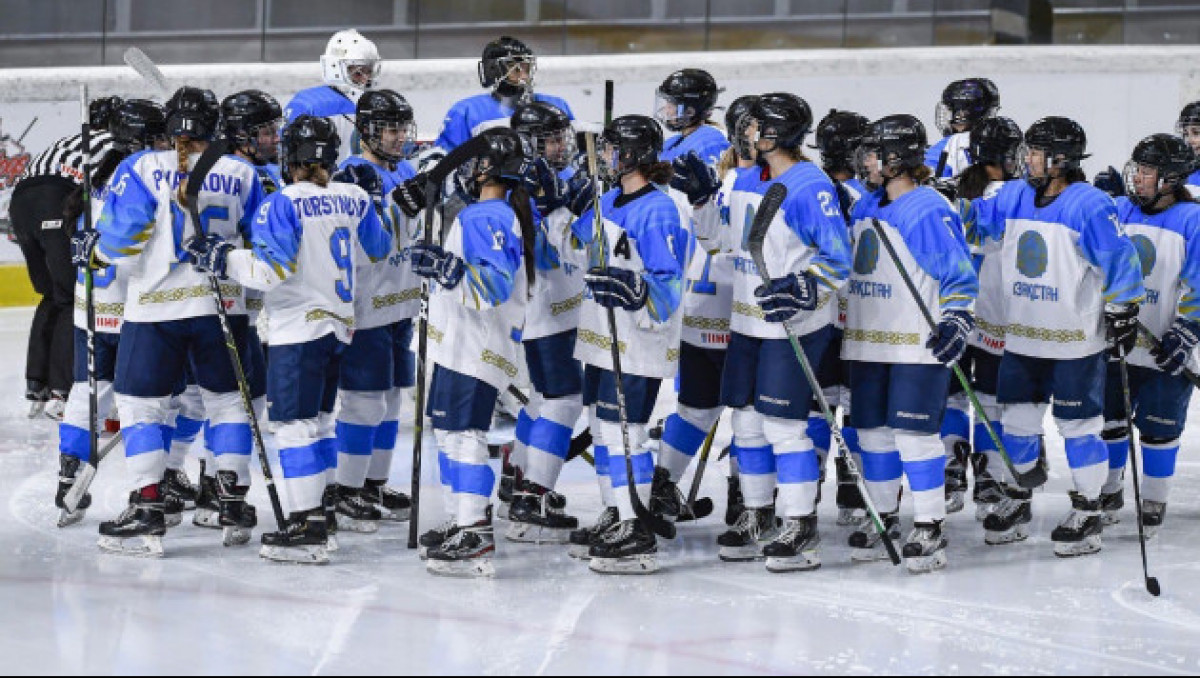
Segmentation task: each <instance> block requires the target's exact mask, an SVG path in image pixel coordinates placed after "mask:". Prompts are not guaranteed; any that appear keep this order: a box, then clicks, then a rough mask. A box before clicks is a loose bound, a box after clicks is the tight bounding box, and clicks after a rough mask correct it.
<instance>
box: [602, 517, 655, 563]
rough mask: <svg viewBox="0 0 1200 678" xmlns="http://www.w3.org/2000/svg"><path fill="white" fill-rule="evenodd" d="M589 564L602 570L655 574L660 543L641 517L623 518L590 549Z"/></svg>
mask: <svg viewBox="0 0 1200 678" xmlns="http://www.w3.org/2000/svg"><path fill="white" fill-rule="evenodd" d="M588 555H589V556H590V558H591V561H590V562H589V563H588V568H590V569H591V571H592V572H597V573H600V574H653V573H655V572H657V571H658V543H657V541H656V540H655V538H654V533H653V532H651V531H650V528H649V527H647V526H645V525H643V524H642V521H640V520H636V519H635V520H624V521H621V522H619V523H617V524H616V525H614V526H613V527H612V528H610V529H609V530H608V531H607V532H605V533H604V534H603V535H602V536H601V537H600V539H599V540H598V541H597V542H596V543H595V544H594V545H593V546H592V548H591V550H590V551H589V552H588Z"/></svg>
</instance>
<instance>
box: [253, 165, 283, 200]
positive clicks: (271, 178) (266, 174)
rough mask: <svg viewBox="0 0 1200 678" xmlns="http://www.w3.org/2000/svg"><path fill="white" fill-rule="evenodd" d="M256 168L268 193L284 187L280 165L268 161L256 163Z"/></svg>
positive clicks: (259, 178)
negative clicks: (262, 163)
mask: <svg viewBox="0 0 1200 678" xmlns="http://www.w3.org/2000/svg"><path fill="white" fill-rule="evenodd" d="M254 169H255V170H256V171H257V172H258V180H259V181H261V182H262V185H263V190H265V191H266V192H267V195H270V194H272V193H274V192H275V191H278V190H279V189H281V188H283V185H284V184H283V175H282V174H281V173H280V170H279V165H277V164H275V163H267V164H265V165H255V166H254Z"/></svg>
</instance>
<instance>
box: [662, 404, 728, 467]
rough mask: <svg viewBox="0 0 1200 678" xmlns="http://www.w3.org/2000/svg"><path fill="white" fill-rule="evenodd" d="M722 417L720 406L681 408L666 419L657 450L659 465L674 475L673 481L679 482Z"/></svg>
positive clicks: (683, 406)
mask: <svg viewBox="0 0 1200 678" xmlns="http://www.w3.org/2000/svg"><path fill="white" fill-rule="evenodd" d="M720 416H721V408H719V407H716V408H712V409H707V410H701V409H696V408H692V407H688V406H686V405H679V407H678V411H677V412H676V413H675V414H672V415H671V416H669V417H667V421H666V424H665V425H664V426H663V435H662V445H661V446H660V447H659V450H658V465H659V466H661V467H663V468H665V469H667V471H668V472H669V473H670V474H671V482H674V483H677V482H679V479H680V478H681V477H682V476H683V472H684V471H686V470H687V467H688V464H690V463H691V462H692V459H694V458H695V457H696V453H697V452H699V451H700V447H701V446H703V445H704V440H705V438H707V437H708V432H709V430H710V429H712V425H713V424H714V423H715V422H716V421H717V418H718V417H720Z"/></svg>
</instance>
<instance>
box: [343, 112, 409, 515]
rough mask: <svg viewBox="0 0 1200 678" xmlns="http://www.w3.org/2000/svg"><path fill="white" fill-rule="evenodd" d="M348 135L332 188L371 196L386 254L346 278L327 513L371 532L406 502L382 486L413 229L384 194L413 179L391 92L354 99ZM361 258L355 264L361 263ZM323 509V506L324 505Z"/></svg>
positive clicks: (391, 438)
mask: <svg viewBox="0 0 1200 678" xmlns="http://www.w3.org/2000/svg"><path fill="white" fill-rule="evenodd" d="M355 128H356V129H357V130H358V134H359V135H360V136H361V138H362V154H361V155H357V156H352V157H350V158H349V159H347V160H346V161H345V162H343V163H342V167H341V170H340V171H339V172H338V174H337V175H335V176H334V180H335V181H347V182H349V183H356V184H358V185H359V186H360V187H361V188H363V189H364V190H366V191H367V193H368V194H369V195H371V197H372V199H373V201H374V204H375V208H376V210H377V211H379V212H380V218H381V220H382V223H383V226H384V228H386V229H387V230H388V231H389V232H390V233H391V234H392V249H391V251H390V252H389V254H388V256H387V257H385V258H384V259H382V260H380V261H377V262H370V261H365V260H362V259H360V263H359V267H358V270H357V272H356V275H357V276H358V278H357V287H358V289H357V294H356V295H355V303H354V306H355V325H354V336H353V339H352V340H351V342H350V346H349V347H348V348H347V349H346V352H345V354H344V355H343V356H342V361H341V375H340V377H339V384H338V393H339V400H340V402H341V406H340V408H339V410H338V421H337V440H338V468H337V486H336V496H335V497H329V498H328V499H331V500H332V503H333V504H334V505H335V506H336V512H337V515H338V520H339V522H340V523H341V524H340V525H339V527H343V526H344V527H346V528H347V529H349V530H351V531H353V532H374V531H375V530H376V529H377V524H378V521H379V520H383V519H387V520H391V521H404V520H408V516H409V513H410V511H411V509H412V502H411V501H410V500H409V498H408V497H407V496H406V495H405V494H403V493H401V492H397V491H396V490H393V489H392V488H390V487H388V486H387V480H388V476H389V474H390V472H391V467H392V454H393V452H394V450H395V447H396V438H397V436H398V434H399V430H400V428H399V427H400V423H399V422H400V407H401V403H402V402H403V400H402V396H403V389H407V388H412V387H413V386H415V385H416V378H415V357H414V355H413V352H412V350H411V349H410V344H411V343H412V334H413V331H412V319H413V318H414V317H416V315H417V313H418V311H419V310H420V303H421V302H420V299H421V283H420V278H418V277H417V275H416V274H415V273H413V271H412V266H410V265H409V261H408V249H409V246H410V245H411V244H412V242H413V239H414V238H415V236H416V233H415V231H416V229H417V228H419V223H417V222H416V221H415V220H410V219H408V218H407V217H405V216H404V215H403V214H401V213H400V211H399V210H398V209H396V208H395V205H394V203H393V202H392V198H391V195H392V191H393V190H394V189H395V188H396V186H398V185H399V184H401V183H403V182H404V181H406V180H408V179H409V178H410V177H412V175H413V170H412V168H411V167H410V166H409V165H408V163H407V162H404V161H405V159H406V158H408V157H409V156H410V155H411V153H412V148H413V144H414V142H415V139H416V131H417V130H416V123H414V122H413V110H412V106H410V105H409V104H408V101H407V100H405V98H404V97H403V96H401V95H400V94H398V93H396V92H394V91H392V90H387V89H383V90H375V91H371V92H366V93H364V94H363V95H362V96H361V97H359V99H358V109H357V113H356V117H355ZM364 259H365V257H364ZM329 503H330V501H327V502H326V504H327V505H328V504H329Z"/></svg>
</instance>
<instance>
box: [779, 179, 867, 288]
mask: <svg viewBox="0 0 1200 678" xmlns="http://www.w3.org/2000/svg"><path fill="white" fill-rule="evenodd" d="M783 221H784V223H786V224H787V226H788V228H789V229H790V230H791V231H792V233H795V234H796V237H797V238H799V239H800V241H801V242H803V243H804V244H805V245H807V246H809V247H811V248H813V249H815V250H816V254H814V255H813V258H812V261H811V263H810V264H809V272H810V273H812V275H813V276H814V277H816V279H817V282H818V283H820V284H822V285H824V286H825V287H827V288H828V289H830V290H832V291H837V290H838V289H839V288H841V287H842V285H843V284H845V282H846V279H847V278H849V277H850V232H849V230H847V229H846V221H845V219H844V218H843V217H842V210H841V205H840V203H839V202H838V198H837V193H836V191H835V190H834V188H833V186H832V185H814V186H809V187H806V189H805V190H803V191H798V192H796V193H793V194H790V195H789V196H788V199H787V202H785V203H784V206H783ZM792 272H793V273H796V272H798V271H792Z"/></svg>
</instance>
